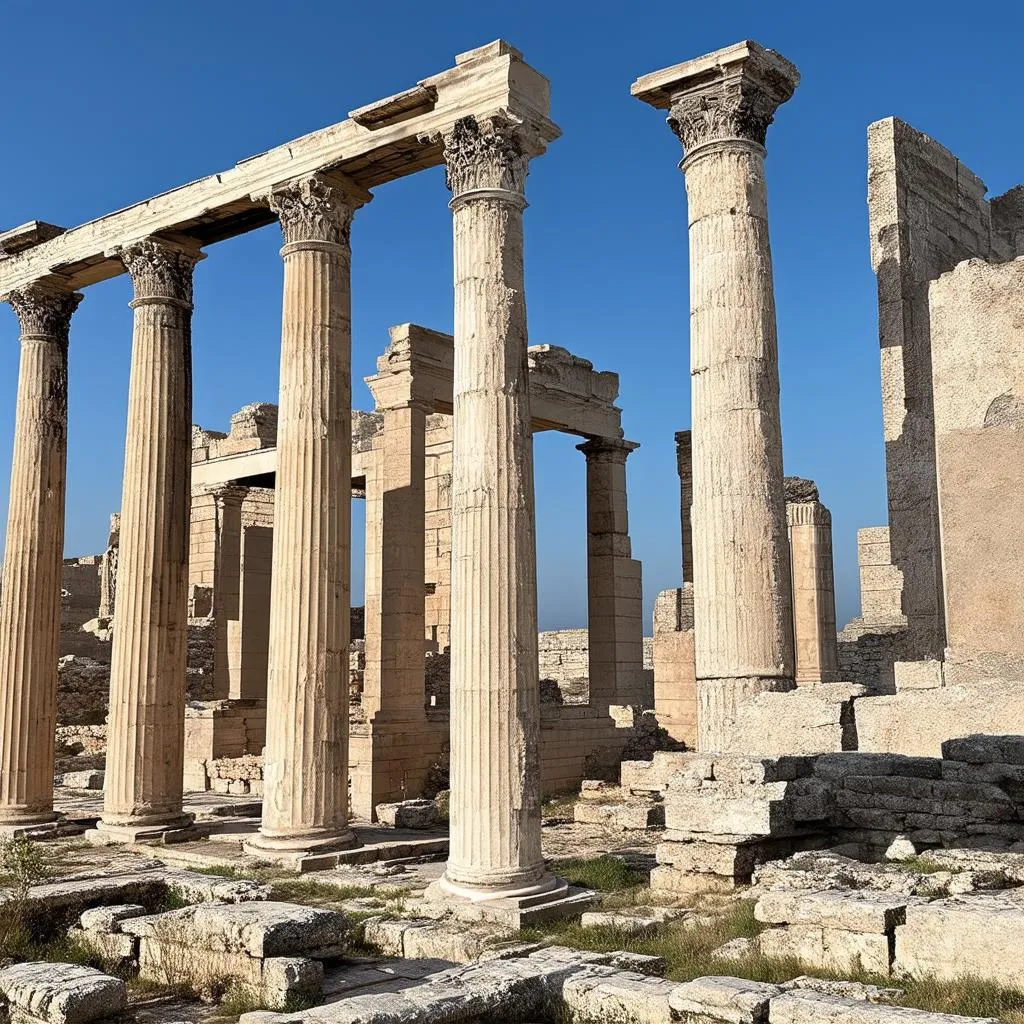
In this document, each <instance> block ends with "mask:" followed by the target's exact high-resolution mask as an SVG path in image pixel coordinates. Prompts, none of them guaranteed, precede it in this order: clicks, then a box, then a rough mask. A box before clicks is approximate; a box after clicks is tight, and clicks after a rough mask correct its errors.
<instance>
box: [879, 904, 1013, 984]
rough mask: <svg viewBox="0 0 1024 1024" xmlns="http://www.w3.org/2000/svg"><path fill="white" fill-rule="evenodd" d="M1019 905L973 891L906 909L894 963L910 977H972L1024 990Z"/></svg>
mask: <svg viewBox="0 0 1024 1024" xmlns="http://www.w3.org/2000/svg"><path fill="white" fill-rule="evenodd" d="M1022 947H1024V902H1021V901H1020V900H1019V899H1014V898H1013V897H1012V895H1002V894H996V893H976V894H972V895H970V896H966V897H963V896H961V897H952V898H950V899H946V900H937V901H935V902H933V903H924V904H920V905H917V906H908V907H907V918H906V924H904V925H901V926H900V927H899V928H897V929H896V965H897V967H898V968H899V969H900V970H901V971H904V972H906V973H908V974H911V975H915V976H918V975H926V974H928V975H935V976H936V977H937V978H940V979H948V980H952V979H954V978H956V977H959V976H960V975H963V974H971V975H975V976H976V977H979V978H984V979H987V980H990V981H994V982H997V983H998V984H1000V985H1004V986H1006V987H1009V988H1024V961H1022V960H1021V958H1020V957H1019V956H1017V955H1016V951H1018V950H1020V949H1021V948H1022Z"/></svg>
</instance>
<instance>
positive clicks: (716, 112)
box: [634, 42, 799, 749]
mask: <svg viewBox="0 0 1024 1024" xmlns="http://www.w3.org/2000/svg"><path fill="white" fill-rule="evenodd" d="M798 80H799V75H798V73H797V70H796V68H794V67H793V65H792V64H790V63H789V62H788V61H787V60H785V59H784V58H782V57H780V56H779V55H778V54H776V53H773V52H772V51H770V50H765V49H763V48H762V47H760V46H758V45H757V44H756V43H749V42H745V43H739V44H737V45H735V46H732V47H729V48H728V49H726V50H720V51H718V52H717V53H714V54H709V55H708V56H706V57H701V58H698V59H697V60H694V61H689V62H687V63H686V64H682V65H679V66H677V67H676V68H671V69H667V70H666V71H664V72H655V73H654V74H653V75H649V76H646V78H645V79H641V80H640V82H638V83H637V84H636V85H635V86H634V93H635V94H637V95H639V96H641V98H643V99H645V100H647V101H648V102H651V103H654V104H655V105H656V106H668V107H669V119H668V121H669V126H670V127H671V128H672V130H673V131H674V132H675V133H676V135H678V137H679V139H680V141H681V142H682V144H683V149H684V151H685V157H684V159H683V162H682V164H681V167H682V169H683V171H684V173H685V175H686V195H687V200H688V206H689V234H690V364H691V369H690V373H691V383H692V397H693V507H692V513H691V515H692V527H693V566H694V581H693V583H694V641H695V646H696V659H697V688H698V700H699V711H698V717H699V720H700V739H699V743H700V745H701V747H702V749H717V748H719V747H720V745H721V742H722V739H723V737H724V735H725V732H726V731H727V729H728V727H729V724H730V722H731V720H732V718H733V716H734V715H735V711H736V708H737V706H738V705H739V704H740V703H741V702H742V701H744V700H745V699H747V698H748V697H750V696H753V695H754V694H757V693H759V692H761V691H763V690H777V689H789V688H791V687H792V686H793V640H792V613H791V597H790V580H789V548H788V543H787V536H786V534H787V527H786V508H785V497H784V493H783V483H782V432H781V427H780V417H779V365H778V345H777V339H776V325H775V297H774V288H773V282H772V260H771V249H770V246H769V241H768V197H767V191H766V188H765V174H764V158H765V148H764V144H765V136H766V133H767V130H768V126H769V124H771V121H772V118H773V117H774V114H775V111H776V108H777V107H778V106H779V105H780V104H781V103H784V102H785V101H786V100H788V99H789V97H790V96H791V95H792V93H793V90H794V88H795V87H796V84H797V82H798Z"/></svg>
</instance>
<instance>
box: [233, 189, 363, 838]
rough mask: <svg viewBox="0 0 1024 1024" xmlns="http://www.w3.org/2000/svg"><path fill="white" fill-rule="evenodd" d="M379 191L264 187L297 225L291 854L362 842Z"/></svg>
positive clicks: (276, 598) (290, 438)
mask: <svg viewBox="0 0 1024 1024" xmlns="http://www.w3.org/2000/svg"><path fill="white" fill-rule="evenodd" d="M370 198H371V196H370V194H369V193H368V192H366V191H364V190H363V189H360V188H358V187H356V186H355V185H354V184H353V183H352V182H350V181H349V180H348V179H347V178H345V177H343V176H341V175H326V174H325V175H318V176H314V177H310V178H305V179H302V180H299V181H295V182H292V183H289V184H286V185H283V186H282V187H280V188H278V189H275V190H273V191H272V192H271V193H270V194H269V195H268V196H265V197H263V199H264V201H266V202H267V203H268V204H269V206H270V208H271V209H272V210H273V211H274V213H275V214H276V215H277V217H278V220H279V221H280V223H281V230H282V233H283V236H284V246H283V248H282V249H281V256H282V258H283V260H284V301H283V310H282V328H281V384H280V405H279V408H278V427H277V480H276V493H275V499H274V500H275V506H274V542H273V543H274V553H273V568H272V573H271V598H270V604H271V619H270V621H271V631H270V653H269V662H268V666H269V667H268V682H267V745H266V750H265V753H264V795H263V824H262V826H261V828H260V834H259V836H258V837H256V838H255V839H253V840H252V841H251V843H250V844H248V845H250V846H251V847H252V848H253V849H254V850H256V851H259V852H260V854H261V855H264V856H265V855H266V854H267V853H268V852H270V853H274V852H276V853H277V854H279V855H281V856H284V857H288V856H296V855H301V854H302V853H306V852H311V851H314V850H318V851H323V850H328V849H338V848H342V847H345V846H351V845H353V844H354V843H355V837H354V836H353V833H352V830H351V829H350V828H349V825H348V644H349V608H350V597H349V587H350V584H349V568H350V557H351V552H350V543H351V541H350V535H351V495H352V484H351V463H352V386H351V362H352V322H351V284H350V268H351V244H350V231H351V226H352V217H353V214H354V213H355V211H356V209H358V208H359V207H360V206H362V205H363V204H364V203H366V202H368V201H369V199H370Z"/></svg>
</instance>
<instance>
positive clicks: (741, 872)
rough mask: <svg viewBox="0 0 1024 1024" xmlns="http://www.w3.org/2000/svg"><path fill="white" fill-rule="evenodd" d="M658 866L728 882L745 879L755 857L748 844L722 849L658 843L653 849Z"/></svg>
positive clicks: (719, 846) (708, 845)
mask: <svg viewBox="0 0 1024 1024" xmlns="http://www.w3.org/2000/svg"><path fill="white" fill-rule="evenodd" d="M655 857H656V859H657V861H658V863H659V864H671V865H672V866H673V867H675V868H676V869H677V870H679V871H696V872H702V873H710V874H715V875H725V876H726V877H730V878H737V879H744V880H745V879H749V878H750V875H751V872H752V871H753V870H754V865H755V864H756V863H757V853H756V849H755V847H754V846H752V845H750V844H736V845H726V844H723V843H708V842H703V841H701V840H696V841H694V842H690V843H678V842H665V843H659V844H658V845H657V847H656V849H655Z"/></svg>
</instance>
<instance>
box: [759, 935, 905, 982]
mask: <svg viewBox="0 0 1024 1024" xmlns="http://www.w3.org/2000/svg"><path fill="white" fill-rule="evenodd" d="M757 941H758V948H759V949H760V951H761V953H762V954H763V955H764V956H768V957H775V958H777V959H780V960H784V959H786V958H793V959H796V960H801V961H803V962H804V963H807V964H812V965H813V966H815V967H820V968H823V969H825V970H830V971H839V972H843V973H845V972H847V971H850V970H854V969H856V968H858V967H859V968H860V969H862V970H865V971H869V972H871V973H873V974H884V975H888V974H889V970H890V960H889V936H887V935H879V934H874V935H871V934H867V933H865V932H850V931H845V930H843V929H841V928H821V927H818V926H817V925H809V924H791V925H784V926H783V927H781V928H769V929H768V930H767V931H764V932H761V934H760V935H759V936H758V940H757Z"/></svg>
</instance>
